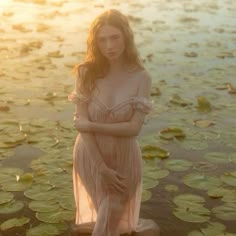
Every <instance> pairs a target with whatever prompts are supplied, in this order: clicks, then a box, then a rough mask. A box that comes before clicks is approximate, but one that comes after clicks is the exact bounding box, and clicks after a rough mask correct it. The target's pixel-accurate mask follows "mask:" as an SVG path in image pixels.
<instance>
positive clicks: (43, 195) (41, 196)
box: [24, 184, 57, 201]
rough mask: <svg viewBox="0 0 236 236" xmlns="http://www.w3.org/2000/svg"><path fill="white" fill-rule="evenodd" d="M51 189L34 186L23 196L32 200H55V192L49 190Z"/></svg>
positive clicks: (45, 186)
mask: <svg viewBox="0 0 236 236" xmlns="http://www.w3.org/2000/svg"><path fill="white" fill-rule="evenodd" d="M52 188H53V186H52V185H47V184H36V185H33V186H32V187H31V188H30V189H28V190H26V191H25V192H24V195H25V196H26V197H28V198H30V199H33V200H38V201H40V200H41V201H49V200H52V199H55V198H56V195H57V192H55V191H53V190H51V189H52ZM50 190H51V191H50Z"/></svg>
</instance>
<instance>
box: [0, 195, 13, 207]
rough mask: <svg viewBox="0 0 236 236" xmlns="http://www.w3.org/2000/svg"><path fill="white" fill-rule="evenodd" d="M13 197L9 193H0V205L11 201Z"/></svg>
mask: <svg viewBox="0 0 236 236" xmlns="http://www.w3.org/2000/svg"><path fill="white" fill-rule="evenodd" d="M13 198H14V195H13V194H12V193H9V192H0V205H1V204H4V203H7V202H10V201H11V200H13Z"/></svg>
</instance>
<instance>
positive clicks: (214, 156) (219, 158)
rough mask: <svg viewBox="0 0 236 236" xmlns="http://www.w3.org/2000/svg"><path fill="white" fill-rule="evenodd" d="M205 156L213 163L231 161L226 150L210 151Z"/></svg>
mask: <svg viewBox="0 0 236 236" xmlns="http://www.w3.org/2000/svg"><path fill="white" fill-rule="evenodd" d="M203 157H204V158H205V159H207V160H208V161H210V162H212V163H219V164H221V163H228V162H229V155H228V154H227V153H224V152H208V153H206V154H205V155H204V156H203ZM235 159H236V158H235Z"/></svg>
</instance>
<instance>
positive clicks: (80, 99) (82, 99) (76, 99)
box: [68, 90, 90, 104]
mask: <svg viewBox="0 0 236 236" xmlns="http://www.w3.org/2000/svg"><path fill="white" fill-rule="evenodd" d="M89 99H90V98H89V96H85V95H83V94H79V93H77V92H76V91H75V90H74V91H72V92H71V93H70V94H69V95H68V101H70V102H73V103H75V104H79V103H87V102H88V101H89Z"/></svg>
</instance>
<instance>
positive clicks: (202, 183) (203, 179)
mask: <svg viewBox="0 0 236 236" xmlns="http://www.w3.org/2000/svg"><path fill="white" fill-rule="evenodd" d="M183 182H184V183H185V184H186V185H188V186H190V187H192V188H197V189H204V190H208V189H210V188H214V187H218V186H220V185H221V183H222V181H221V180H220V178H218V177H217V176H210V175H206V174H204V173H190V174H187V175H185V176H184V177H183Z"/></svg>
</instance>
